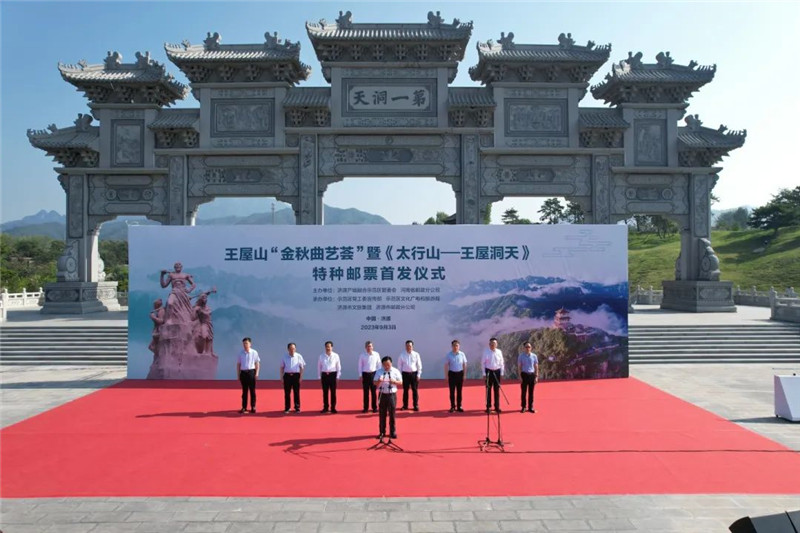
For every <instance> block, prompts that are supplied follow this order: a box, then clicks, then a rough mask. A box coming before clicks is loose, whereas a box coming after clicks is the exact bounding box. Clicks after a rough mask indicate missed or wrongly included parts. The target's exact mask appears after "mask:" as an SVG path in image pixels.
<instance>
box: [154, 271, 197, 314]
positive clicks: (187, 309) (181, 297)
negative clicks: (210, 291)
mask: <svg viewBox="0 0 800 533" xmlns="http://www.w3.org/2000/svg"><path fill="white" fill-rule="evenodd" d="M170 284H172V292H170V293H169V297H167V311H166V313H165V314H164V322H165V323H166V324H191V323H192V320H193V319H194V313H193V312H192V302H191V300H190V299H189V293H190V292H192V291H193V290H194V287H195V285H194V280H193V279H192V276H191V275H190V274H186V273H185V272H183V265H182V264H181V263H180V262H178V263H175V271H174V272H169V271H168V270H162V271H161V287H162V288H166V287H167V286H169V285H170Z"/></svg>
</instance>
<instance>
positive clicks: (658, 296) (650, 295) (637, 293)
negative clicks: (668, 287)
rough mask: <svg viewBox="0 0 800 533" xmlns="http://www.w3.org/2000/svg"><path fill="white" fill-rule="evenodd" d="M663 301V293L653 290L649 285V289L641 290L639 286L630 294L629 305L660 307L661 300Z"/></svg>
mask: <svg viewBox="0 0 800 533" xmlns="http://www.w3.org/2000/svg"><path fill="white" fill-rule="evenodd" d="M663 299H664V291H662V290H655V289H653V286H652V285H650V288H649V289H643V288H642V286H641V285H637V286H636V289H635V290H634V291H633V292H632V293H631V296H630V303H631V305H634V304H635V305H661V300H663Z"/></svg>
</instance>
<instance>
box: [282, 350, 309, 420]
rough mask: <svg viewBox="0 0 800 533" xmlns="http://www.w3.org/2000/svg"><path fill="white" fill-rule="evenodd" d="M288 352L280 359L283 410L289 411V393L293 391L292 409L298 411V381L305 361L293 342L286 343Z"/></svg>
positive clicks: (301, 376)
mask: <svg viewBox="0 0 800 533" xmlns="http://www.w3.org/2000/svg"><path fill="white" fill-rule="evenodd" d="M286 349H287V350H288V353H285V354H284V355H283V359H281V380H282V381H283V412H284V413H288V412H289V405H290V404H289V393H290V392H292V393H294V411H295V413H299V412H300V381H302V379H303V371H304V370H305V368H306V362H305V360H303V356H302V355H300V354H299V353H297V351H296V350H297V347H296V346H295V344H294V343H293V342H290V343H289V344H288V345H286Z"/></svg>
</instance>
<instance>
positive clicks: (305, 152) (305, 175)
mask: <svg viewBox="0 0 800 533" xmlns="http://www.w3.org/2000/svg"><path fill="white" fill-rule="evenodd" d="M299 177H300V187H299V189H298V191H297V192H298V202H297V206H296V207H295V216H296V217H297V224H322V197H321V196H320V194H319V190H318V184H317V137H316V135H301V136H300V176H299Z"/></svg>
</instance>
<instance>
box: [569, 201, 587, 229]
mask: <svg viewBox="0 0 800 533" xmlns="http://www.w3.org/2000/svg"><path fill="white" fill-rule="evenodd" d="M585 219H586V214H585V213H584V212H583V208H582V207H581V205H580V204H579V203H577V202H573V201H571V200H570V201H568V202H567V207H566V209H564V220H565V221H566V222H569V223H570V224H583V221H584V220H585Z"/></svg>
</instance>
